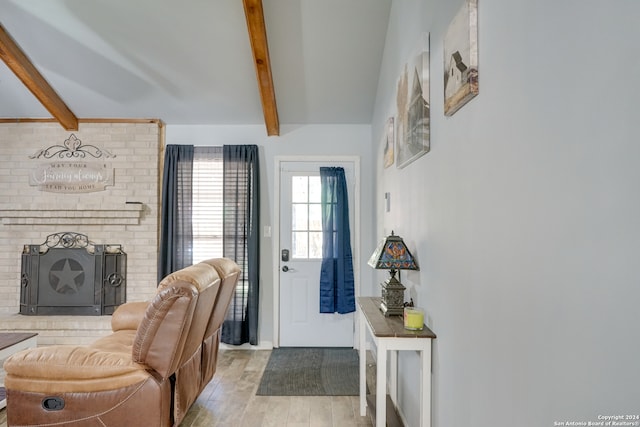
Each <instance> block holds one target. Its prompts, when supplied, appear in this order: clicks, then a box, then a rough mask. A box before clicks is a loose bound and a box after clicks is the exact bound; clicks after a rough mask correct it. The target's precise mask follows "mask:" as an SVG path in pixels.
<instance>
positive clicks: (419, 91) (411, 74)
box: [395, 33, 431, 168]
mask: <svg viewBox="0 0 640 427" xmlns="http://www.w3.org/2000/svg"><path fill="white" fill-rule="evenodd" d="M396 104H397V115H396V134H395V136H396V153H395V156H396V166H397V167H398V168H403V167H405V166H407V165H408V164H409V163H411V162H413V161H414V160H416V159H417V158H419V157H421V156H423V155H425V154H426V153H428V152H429V148H430V135H431V121H430V118H431V117H430V105H429V34H428V33H425V34H422V36H421V37H420V43H419V46H418V47H417V48H416V50H415V51H414V52H413V54H412V55H411V58H410V59H409V61H408V62H407V63H406V64H405V65H404V68H403V70H402V72H401V74H400V78H399V79H398V88H397V93H396Z"/></svg>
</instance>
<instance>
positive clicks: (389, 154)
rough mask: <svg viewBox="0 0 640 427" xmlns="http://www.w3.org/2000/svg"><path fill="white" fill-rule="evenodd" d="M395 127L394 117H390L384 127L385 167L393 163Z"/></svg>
mask: <svg viewBox="0 0 640 427" xmlns="http://www.w3.org/2000/svg"><path fill="white" fill-rule="evenodd" d="M394 133H395V132H394V128H393V117H389V118H388V119H387V122H386V123H385V128H384V167H385V169H386V168H388V167H389V166H391V165H393V148H394V143H395V141H394Z"/></svg>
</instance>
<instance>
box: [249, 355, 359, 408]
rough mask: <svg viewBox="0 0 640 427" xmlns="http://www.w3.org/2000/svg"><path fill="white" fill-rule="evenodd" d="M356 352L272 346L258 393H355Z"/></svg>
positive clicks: (357, 373)
mask: <svg viewBox="0 0 640 427" xmlns="http://www.w3.org/2000/svg"><path fill="white" fill-rule="evenodd" d="M358 378H359V372H358V352H357V351H356V350H354V349H352V348H306V347H305V348H298V347H295V348H294V347H286V348H274V349H273V351H272V352H271V356H270V357H269V361H268V362H267V366H266V367H265V369H264V373H263V374H262V380H261V381H260V386H259V387H258V391H257V392H256V394H257V395H258V396H357V395H358V394H359V383H358Z"/></svg>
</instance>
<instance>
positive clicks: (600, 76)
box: [372, 0, 640, 427]
mask: <svg viewBox="0 0 640 427" xmlns="http://www.w3.org/2000/svg"><path fill="white" fill-rule="evenodd" d="M461 4H462V2H461V0H457V1H454V2H443V1H436V0H396V1H394V2H393V6H392V10H391V18H390V22H389V27H388V31H387V40H386V48H385V56H384V60H383V66H382V70H381V76H380V83H379V89H378V98H377V102H376V106H375V115H374V120H373V124H372V133H373V141H374V144H377V147H378V148H377V154H376V155H377V156H378V158H381V156H382V146H381V145H380V143H379V141H380V140H381V134H382V126H383V124H384V121H385V120H386V118H387V117H388V116H389V115H391V114H393V108H394V105H395V92H394V91H395V87H396V86H395V85H396V79H397V76H398V75H399V70H400V67H401V65H402V64H403V63H404V62H405V61H406V59H407V55H408V54H409V52H410V50H411V49H412V48H413V46H415V44H416V41H417V40H418V37H419V35H420V33H421V32H423V31H426V32H429V33H430V35H431V68H430V70H431V76H432V80H431V108H432V109H431V120H432V121H431V123H432V127H431V137H432V139H431V152H430V153H428V154H427V155H426V156H424V157H422V158H420V159H419V160H417V161H416V162H414V163H412V164H411V165H409V166H408V167H407V168H405V169H401V170H398V169H395V167H394V168H389V169H383V168H382V167H381V166H377V170H376V175H377V176H378V180H377V185H376V191H375V199H376V200H375V202H374V203H375V206H376V209H375V210H376V213H377V220H376V224H377V225H376V230H377V234H378V235H382V234H386V233H388V232H390V231H391V229H393V230H395V231H396V233H397V234H399V235H401V236H403V237H404V238H405V241H406V242H407V243H408V244H409V246H410V248H411V249H412V251H414V255H416V256H417V257H418V259H419V262H420V266H421V270H420V271H419V272H416V273H413V272H412V273H410V274H403V276H402V277H403V282H404V283H405V285H409V286H410V288H411V293H412V295H413V296H414V298H415V299H416V300H417V304H418V305H419V306H422V307H425V308H426V309H427V312H428V320H429V323H430V326H431V327H432V329H433V330H434V332H435V333H436V334H437V335H438V338H437V340H436V342H435V345H434V351H435V358H434V365H433V371H434V375H435V378H434V426H437V427H449V426H474V427H484V426H487V427H496V426H509V427H511V426H514V425H518V426H532V427H533V426H535V427H541V426H553V425H560V424H554V422H565V421H585V422H587V421H597V420H598V416H599V415H617V414H639V413H640V387H639V384H640V364H639V359H638V354H640V322H639V321H638V311H639V310H638V304H639V302H640V286H639V285H640V268H638V262H637V257H638V242H639V241H640V197H639V196H638V182H639V181H640V168H639V167H638V166H637V164H638V159H640V144H638V136H637V135H638V133H637V126H636V125H635V122H636V121H637V119H636V118H635V116H636V115H637V111H638V106H637V105H638V104H637V103H638V100H639V99H640V85H638V83H637V81H636V80H637V78H638V76H640V59H639V58H640V55H639V53H640V52H639V48H638V40H639V39H640V26H638V25H637V24H638V22H640V2H638V1H636V0H615V1H612V2H600V1H594V0H588V1H578V0H562V1H557V0H553V1H552V0H541V1H526V2H525V1H520V0H517V1H514V0H479V52H480V58H479V72H480V77H479V80H480V94H479V96H478V97H476V98H475V99H473V100H472V101H471V102H470V103H469V104H467V105H466V106H464V107H463V108H462V109H461V110H459V111H458V112H457V113H456V114H455V115H454V116H452V117H449V118H446V117H445V116H444V114H443V92H444V90H443V81H442V74H443V59H442V56H443V35H444V33H445V31H446V28H447V25H448V23H449V21H450V20H451V18H452V17H453V16H454V14H455V12H456V10H457V9H458V7H459V6H460V5H461ZM375 164H376V165H380V162H379V161H377V160H376V162H375ZM408 184H410V185H408ZM387 191H388V192H390V193H391V197H392V199H391V200H392V205H391V212H389V213H385V212H384V199H383V197H382V195H383V194H384V192H387ZM400 363H401V372H400V376H401V382H402V384H401V386H402V390H401V393H400V394H401V399H402V411H403V413H404V415H405V417H406V419H407V420H408V422H409V425H412V426H413V425H417V413H418V405H419V404H420V403H419V402H418V401H417V400H416V399H415V398H413V397H411V392H412V390H415V387H417V384H416V383H415V381H414V378H415V372H414V370H415V369H417V355H415V354H410V355H405V356H403V357H402V358H401V360H400Z"/></svg>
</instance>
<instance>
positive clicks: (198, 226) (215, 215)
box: [192, 147, 223, 263]
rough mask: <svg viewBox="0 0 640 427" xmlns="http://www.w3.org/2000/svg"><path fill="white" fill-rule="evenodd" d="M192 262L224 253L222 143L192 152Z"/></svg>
mask: <svg viewBox="0 0 640 427" xmlns="http://www.w3.org/2000/svg"><path fill="white" fill-rule="evenodd" d="M192 185H193V211H192V221H193V262H194V263H197V262H200V261H204V260H207V259H210V258H218V257H222V215H223V210H222V200H223V196H222V193H223V162H222V147H208V150H200V149H198V148H196V150H195V151H194V156H193V184H192Z"/></svg>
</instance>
